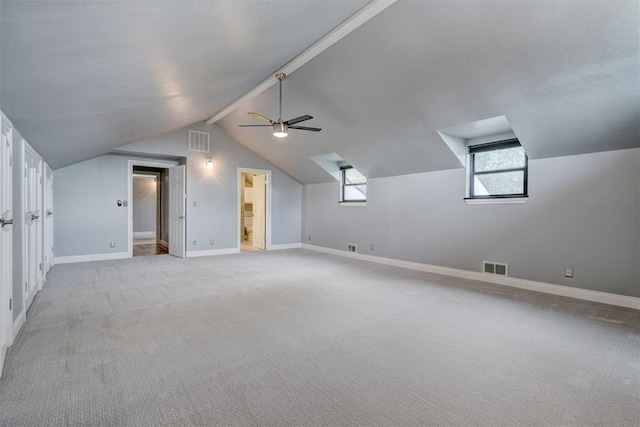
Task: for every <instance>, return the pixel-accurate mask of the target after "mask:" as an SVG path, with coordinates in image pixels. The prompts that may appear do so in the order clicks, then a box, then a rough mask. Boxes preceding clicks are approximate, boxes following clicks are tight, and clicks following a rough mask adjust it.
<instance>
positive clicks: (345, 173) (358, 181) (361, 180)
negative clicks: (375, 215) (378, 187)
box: [340, 166, 367, 202]
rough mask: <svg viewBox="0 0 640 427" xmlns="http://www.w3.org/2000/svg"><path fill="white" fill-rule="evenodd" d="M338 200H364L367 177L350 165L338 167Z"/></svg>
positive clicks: (365, 199)
mask: <svg viewBox="0 0 640 427" xmlns="http://www.w3.org/2000/svg"><path fill="white" fill-rule="evenodd" d="M340 189H341V192H340V201H341V202H366V201H367V178H365V176H364V175H362V174H361V173H360V172H358V171H357V170H355V169H354V168H353V167H352V166H342V167H341V168H340Z"/></svg>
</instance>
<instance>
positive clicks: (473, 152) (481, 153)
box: [467, 139, 527, 198]
mask: <svg viewBox="0 0 640 427" xmlns="http://www.w3.org/2000/svg"><path fill="white" fill-rule="evenodd" d="M467 167H468V168H470V170H469V181H468V187H469V188H468V192H467V194H468V196H469V197H471V198H473V197H485V198H486V197H505V196H506V197H508V196H514V197H522V196H526V195H527V155H526V153H525V152H524V149H523V148H522V146H520V143H519V142H518V140H517V139H515V140H508V141H500V142H495V143H490V144H483V145H477V146H472V147H469V162H468V163H467Z"/></svg>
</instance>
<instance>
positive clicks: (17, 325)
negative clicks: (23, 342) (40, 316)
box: [11, 309, 27, 345]
mask: <svg viewBox="0 0 640 427" xmlns="http://www.w3.org/2000/svg"><path fill="white" fill-rule="evenodd" d="M26 311H27V310H26V309H25V310H22V313H20V314H19V315H18V318H17V319H16V320H14V321H13V337H11V344H12V345H13V343H14V342H15V340H16V338H17V337H18V334H19V333H20V329H22V327H23V326H24V321H25V320H26V319H27V315H26V314H25V313H26Z"/></svg>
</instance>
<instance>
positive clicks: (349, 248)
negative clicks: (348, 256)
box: [347, 244, 358, 252]
mask: <svg viewBox="0 0 640 427" xmlns="http://www.w3.org/2000/svg"><path fill="white" fill-rule="evenodd" d="M347 252H358V247H357V246H356V245H352V244H348V245H347Z"/></svg>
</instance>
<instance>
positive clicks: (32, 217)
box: [31, 214, 40, 221]
mask: <svg viewBox="0 0 640 427" xmlns="http://www.w3.org/2000/svg"><path fill="white" fill-rule="evenodd" d="M38 218H40V215H36V214H31V221H35V220H36V219H38Z"/></svg>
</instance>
